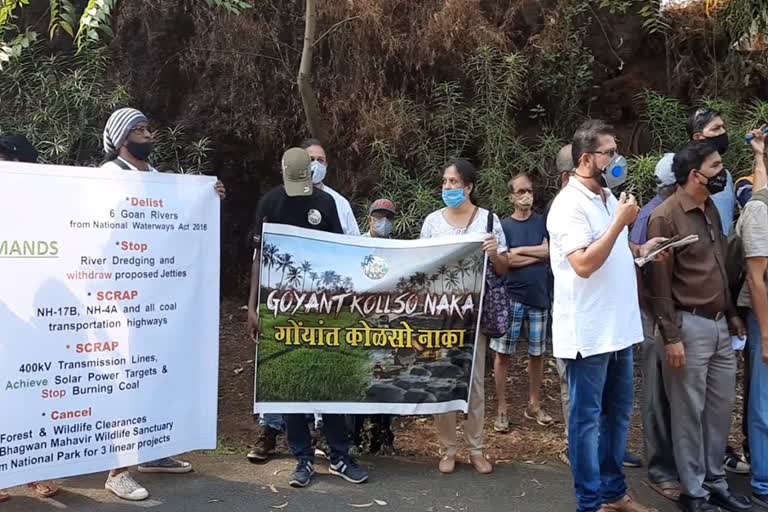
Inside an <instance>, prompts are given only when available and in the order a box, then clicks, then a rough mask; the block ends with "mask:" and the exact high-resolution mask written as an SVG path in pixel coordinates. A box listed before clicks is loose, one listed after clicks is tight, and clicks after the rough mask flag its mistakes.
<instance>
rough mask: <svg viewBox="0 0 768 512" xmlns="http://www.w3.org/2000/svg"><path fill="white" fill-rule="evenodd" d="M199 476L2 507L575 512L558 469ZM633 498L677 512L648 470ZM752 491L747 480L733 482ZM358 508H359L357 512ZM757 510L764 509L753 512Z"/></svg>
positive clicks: (86, 479) (283, 468)
mask: <svg viewBox="0 0 768 512" xmlns="http://www.w3.org/2000/svg"><path fill="white" fill-rule="evenodd" d="M183 458H184V459H185V460H189V461H191V462H192V463H193V464H194V466H195V471H194V472H193V473H189V474H186V475H142V474H138V475H137V480H138V481H139V482H141V483H142V485H144V486H145V487H146V488H147V489H148V490H149V492H150V497H149V499H148V500H146V501H143V502H125V501H122V500H119V499H118V498H116V497H114V496H113V495H112V494H111V493H109V492H107V491H105V490H104V480H105V478H106V473H98V474H94V475H86V476H81V477H77V478H69V479H66V480H62V481H60V483H61V486H62V491H61V493H60V494H59V495H58V496H56V497H54V498H53V499H49V500H45V499H40V498H37V497H35V496H34V495H33V494H31V493H30V492H29V491H28V490H27V489H26V488H25V487H18V488H14V489H11V490H10V491H9V492H10V493H11V494H12V495H13V499H12V500H11V501H8V502H6V503H3V504H0V512H50V511H60V510H69V511H83V512H90V511H94V512H96V511H98V512H131V511H139V510H141V509H149V510H153V511H162V512H219V511H221V512H246V511H247V512H253V511H264V512H280V511H282V512H292V511H312V512H325V511H329V512H330V511H333V512H336V511H349V512H354V511H356V510H362V511H370V512H394V511H398V512H399V511H403V512H411V511H419V512H486V511H487V512H491V511H504V512H515V511H531V512H533V511H536V512H566V511H569V512H570V511H574V510H575V501H574V497H573V491H572V488H573V486H572V482H571V476H570V473H569V470H568V468H566V467H565V466H562V465H559V464H553V465H551V466H549V465H547V466H535V465H529V464H508V465H499V466H496V470H495V471H494V473H493V474H492V475H487V476H483V475H479V474H477V473H476V472H475V471H474V470H473V469H472V467H471V466H469V465H468V464H460V465H459V466H458V468H457V470H456V472H455V473H454V474H452V475H442V474H440V473H439V472H438V471H437V461H436V460H414V459H400V458H397V457H393V458H370V459H366V460H364V461H362V463H363V464H364V465H365V466H367V467H368V468H369V470H370V475H371V477H370V481H369V482H368V483H366V484H362V485H353V484H349V483H347V482H345V481H343V480H341V479H340V478H338V477H334V476H331V475H329V474H328V472H327V465H326V464H325V463H324V462H323V461H319V462H318V464H317V465H316V469H317V470H318V473H317V474H316V475H315V477H314V478H313V480H312V483H311V484H310V486H308V487H306V488H304V489H292V488H291V487H289V486H288V484H287V480H288V475H289V474H290V472H291V470H292V469H293V466H294V461H293V459H291V458H289V457H280V458H277V459H274V460H272V461H270V462H268V463H267V464H263V465H253V464H250V463H248V461H247V460H246V459H245V458H244V457H243V456H232V455H228V456H222V455H207V454H190V455H188V456H186V457H183ZM627 474H628V478H629V485H630V488H631V491H632V492H633V494H634V495H635V496H636V497H637V498H638V499H639V500H640V501H642V502H643V503H645V504H647V505H652V506H655V507H657V508H658V509H659V510H660V511H674V510H677V509H676V507H675V505H674V503H672V502H670V501H667V500H665V499H663V498H661V497H659V496H658V495H657V494H655V493H654V492H653V491H651V490H650V489H649V488H648V487H647V486H646V485H645V484H644V483H643V479H644V478H645V472H644V470H630V471H628V472H627ZM732 481H733V484H734V487H735V488H737V489H739V490H742V491H745V490H747V487H748V483H749V482H748V478H746V477H737V478H735V479H732ZM355 505H356V506H355ZM756 510H759V509H756Z"/></svg>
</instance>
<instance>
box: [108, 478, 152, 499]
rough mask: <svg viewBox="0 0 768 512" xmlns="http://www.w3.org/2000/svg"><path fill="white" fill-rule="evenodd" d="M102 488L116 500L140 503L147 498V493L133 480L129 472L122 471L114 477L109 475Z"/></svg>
mask: <svg viewBox="0 0 768 512" xmlns="http://www.w3.org/2000/svg"><path fill="white" fill-rule="evenodd" d="M104 488H105V489H106V490H108V491H111V492H112V493H113V494H114V495H115V496H117V497H118V498H122V499H124V500H128V501H141V500H145V499H147V498H148V497H149V492H147V490H146V489H145V488H143V487H142V486H140V485H139V483H138V482H137V481H136V480H134V479H133V477H132V476H131V473H130V472H129V471H123V472H122V473H119V474H117V475H115V476H112V475H111V474H110V475H109V476H108V477H107V483H105V484H104Z"/></svg>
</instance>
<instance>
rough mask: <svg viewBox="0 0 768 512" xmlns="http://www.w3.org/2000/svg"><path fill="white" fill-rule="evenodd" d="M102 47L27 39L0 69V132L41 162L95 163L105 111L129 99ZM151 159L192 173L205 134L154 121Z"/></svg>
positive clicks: (201, 158)
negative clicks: (68, 50)
mask: <svg viewBox="0 0 768 512" xmlns="http://www.w3.org/2000/svg"><path fill="white" fill-rule="evenodd" d="M110 65H111V61H110V58H109V54H108V53H107V50H106V49H90V48H86V49H84V50H83V51H81V52H79V53H77V54H74V55H73V54H59V55H50V54H49V53H48V51H47V48H46V47H45V45H44V44H43V43H36V44H34V45H32V46H31V47H30V48H29V49H28V50H27V51H25V52H24V53H22V54H21V55H20V57H19V58H18V60H16V61H14V63H13V64H12V65H10V66H7V67H6V69H5V70H4V71H3V72H2V73H0V97H1V98H3V100H2V109H0V133H22V134H24V135H26V136H27V137H28V138H29V139H30V141H31V142H32V143H33V144H34V145H35V147H36V148H37V150H38V152H39V153H40V160H41V161H42V162H44V163H52V164H60V165H81V166H97V165H99V164H101V162H102V160H103V158H104V154H103V151H102V132H103V130H104V124H105V123H106V120H107V118H108V117H109V115H110V114H111V113H112V112H113V111H114V110H115V109H117V108H120V107H124V106H127V105H130V104H131V98H130V97H129V95H128V93H127V91H126V88H125V87H123V86H122V85H121V84H119V83H113V82H111V81H110V80H109V79H108V78H107V76H108V70H109V67H110ZM156 136H157V140H156V145H155V151H154V153H153V157H152V158H153V162H154V163H155V165H156V166H157V167H158V168H160V169H164V170H173V171H178V172H185V173H197V172H201V171H202V170H204V169H206V168H207V166H208V158H209V155H210V152H211V150H212V147H211V141H210V139H208V138H202V139H199V140H195V139H193V138H192V137H190V136H189V134H188V133H187V132H186V130H185V129H184V127H183V126H173V127H162V126H161V127H157V128H156Z"/></svg>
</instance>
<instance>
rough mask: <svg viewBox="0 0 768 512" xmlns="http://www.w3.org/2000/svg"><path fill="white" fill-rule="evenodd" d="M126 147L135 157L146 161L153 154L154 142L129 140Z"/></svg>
mask: <svg viewBox="0 0 768 512" xmlns="http://www.w3.org/2000/svg"><path fill="white" fill-rule="evenodd" d="M125 149H127V150H128V152H129V153H130V154H131V155H132V156H133V157H134V158H137V159H139V160H141V161H142V162H146V161H147V158H149V155H150V154H152V143H151V142H131V141H128V143H127V144H126V145H125Z"/></svg>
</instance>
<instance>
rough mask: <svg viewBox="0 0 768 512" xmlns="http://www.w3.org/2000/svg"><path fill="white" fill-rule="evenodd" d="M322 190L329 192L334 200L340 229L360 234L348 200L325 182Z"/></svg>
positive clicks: (348, 232)
mask: <svg viewBox="0 0 768 512" xmlns="http://www.w3.org/2000/svg"><path fill="white" fill-rule="evenodd" d="M323 192H327V193H329V194H330V195H331V197H332V198H333V200H334V201H335V202H336V209H337V210H338V211H339V220H340V221H341V229H343V230H344V234H345V235H351V236H360V226H358V225H357V219H356V218H355V214H354V213H353V212H352V207H351V206H350V204H349V201H347V200H346V199H345V198H344V196H342V195H341V194H339V193H338V192H336V191H335V190H333V189H332V188H331V187H329V186H328V185H326V184H325V183H323Z"/></svg>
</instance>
